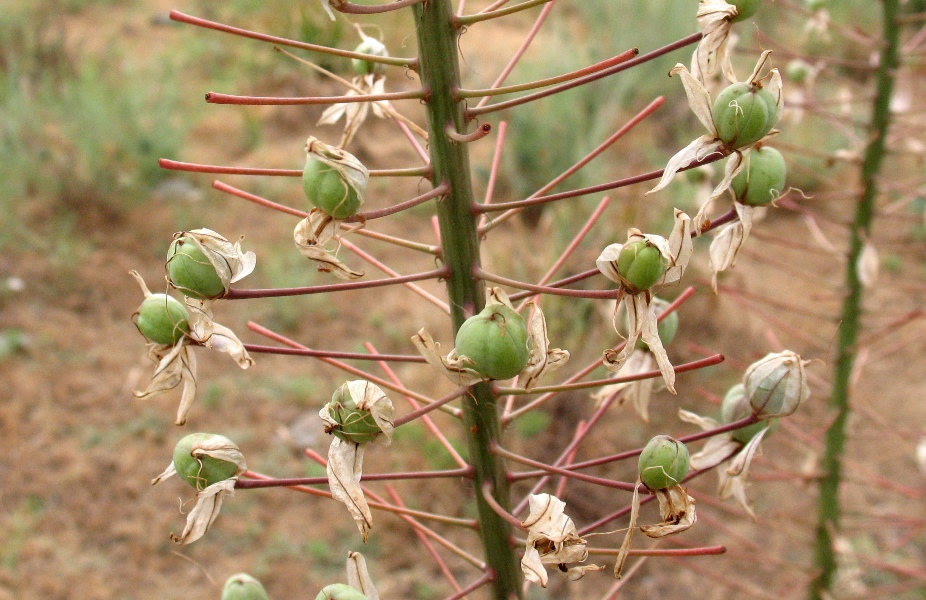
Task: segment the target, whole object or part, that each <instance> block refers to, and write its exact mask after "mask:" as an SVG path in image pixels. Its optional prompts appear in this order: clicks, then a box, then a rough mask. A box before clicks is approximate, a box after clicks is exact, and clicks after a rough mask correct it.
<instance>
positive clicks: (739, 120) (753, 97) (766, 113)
mask: <svg viewBox="0 0 926 600" xmlns="http://www.w3.org/2000/svg"><path fill="white" fill-rule="evenodd" d="M711 117H712V118H713V120H714V127H716V128H717V137H719V138H720V140H722V141H723V142H724V143H725V144H727V146H729V147H730V149H732V150H736V149H737V148H742V147H744V146H749V145H751V144H754V143H756V142H758V141H759V140H761V139H762V138H763V137H765V134H767V133H768V132H769V131H771V129H772V127H773V126H774V125H775V123H776V122H777V121H778V107H777V106H776V103H775V97H774V96H772V94H771V92H769V91H768V90H767V89H765V88H761V87H758V86H754V85H750V84H748V83H742V82H740V83H734V84H732V85H730V86H728V87H727V88H726V89H724V90H723V91H722V92H720V94H719V95H718V96H717V99H716V100H714V106H713V108H712V109H711Z"/></svg>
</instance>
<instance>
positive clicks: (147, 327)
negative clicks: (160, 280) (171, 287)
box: [135, 294, 190, 346]
mask: <svg viewBox="0 0 926 600" xmlns="http://www.w3.org/2000/svg"><path fill="white" fill-rule="evenodd" d="M136 314H137V317H136V319H135V325H136V326H137V327H138V330H139V331H141V333H142V335H144V336H145V337H146V338H148V339H149V340H151V341H152V342H154V343H156V344H165V345H169V346H173V345H174V344H176V343H177V342H179V341H180V339H181V338H182V337H183V336H184V334H186V333H189V332H190V322H189V319H190V313H189V312H187V309H186V307H185V306H184V305H183V304H182V303H181V302H180V301H179V300H177V299H176V298H173V297H171V296H168V295H167V294H151V295H150V296H148V297H147V298H145V300H144V301H143V302H142V303H141V305H140V306H139V307H138V311H137V313H136Z"/></svg>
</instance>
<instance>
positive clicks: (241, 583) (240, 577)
mask: <svg viewBox="0 0 926 600" xmlns="http://www.w3.org/2000/svg"><path fill="white" fill-rule="evenodd" d="M222 600H268V597H267V590H265V589H264V586H263V585H261V583H260V582H259V581H258V580H256V579H254V578H253V577H251V576H250V575H248V574H247V573H238V574H237V575H232V576H231V577H229V578H228V580H227V581H226V582H225V587H224V588H222Z"/></svg>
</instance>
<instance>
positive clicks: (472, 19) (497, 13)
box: [453, 0, 550, 27]
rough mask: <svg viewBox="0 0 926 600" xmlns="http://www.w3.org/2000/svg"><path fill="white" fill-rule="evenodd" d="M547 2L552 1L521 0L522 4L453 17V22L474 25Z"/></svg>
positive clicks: (458, 24)
mask: <svg viewBox="0 0 926 600" xmlns="http://www.w3.org/2000/svg"><path fill="white" fill-rule="evenodd" d="M547 2H550V0H527V1H526V2H521V3H520V4H515V5H514V6H509V7H508V8H500V9H498V10H493V11H487V12H481V13H476V14H474V15H466V16H465V17H453V22H454V25H456V26H458V27H462V26H466V25H472V24H473V23H479V22H481V21H488V20H489V19H497V18H498V17H504V16H507V15H513V14H514V13H516V12H521V11H522V10H527V9H528V8H533V7H535V6H538V5H540V4H546V3H547Z"/></svg>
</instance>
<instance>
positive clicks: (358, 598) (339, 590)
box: [315, 583, 369, 600]
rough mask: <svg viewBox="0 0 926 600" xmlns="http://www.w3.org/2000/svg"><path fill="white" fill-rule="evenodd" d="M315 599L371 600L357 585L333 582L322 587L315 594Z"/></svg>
mask: <svg viewBox="0 0 926 600" xmlns="http://www.w3.org/2000/svg"><path fill="white" fill-rule="evenodd" d="M315 600H369V599H368V598H367V596H366V595H365V594H364V593H363V592H361V591H360V590H358V589H357V588H355V587H351V586H349V585H347V584H346V583H332V584H331V585H326V586H325V587H324V588H322V591H320V592H318V595H317V596H315Z"/></svg>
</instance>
